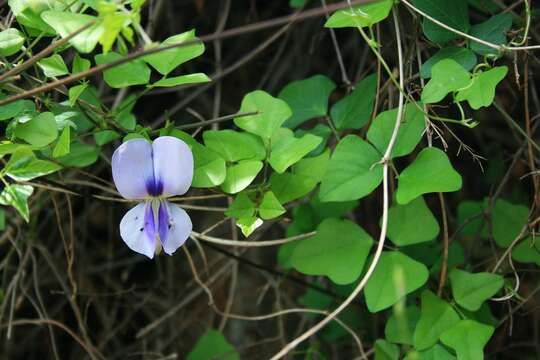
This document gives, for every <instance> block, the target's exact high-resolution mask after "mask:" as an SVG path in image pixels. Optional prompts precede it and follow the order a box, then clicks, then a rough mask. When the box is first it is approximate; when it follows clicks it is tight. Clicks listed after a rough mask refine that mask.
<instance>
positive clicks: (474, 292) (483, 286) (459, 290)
mask: <svg viewBox="0 0 540 360" xmlns="http://www.w3.org/2000/svg"><path fill="white" fill-rule="evenodd" d="M449 277H450V283H451V284H452V295H453V296H454V300H456V302H457V303H458V304H459V306H461V307H463V308H465V309H467V310H470V311H476V310H478V309H480V306H482V303H483V302H484V301H486V300H487V299H489V298H491V297H492V296H493V295H495V294H496V293H498V292H499V290H501V288H502V287H503V285H504V278H503V277H502V276H500V275H497V274H491V273H487V272H481V273H475V274H472V273H469V272H467V271H463V270H459V269H452V271H450V275H449Z"/></svg>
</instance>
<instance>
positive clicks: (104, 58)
mask: <svg viewBox="0 0 540 360" xmlns="http://www.w3.org/2000/svg"><path fill="white" fill-rule="evenodd" d="M122 58H123V56H122V55H120V54H117V53H115V52H112V51H111V52H109V53H107V54H106V55H105V54H99V55H96V57H95V59H96V63H97V64H98V65H102V64H106V63H111V62H113V61H117V60H120V59H122ZM103 78H104V79H105V82H106V83H107V85H109V86H110V87H112V88H124V87H128V86H132V85H145V84H148V82H149V81H150V68H149V67H148V66H147V65H146V64H145V63H144V61H142V60H139V59H135V60H130V61H128V62H126V63H124V64H122V65H118V66H115V67H113V68H111V69H108V70H105V71H104V72H103Z"/></svg>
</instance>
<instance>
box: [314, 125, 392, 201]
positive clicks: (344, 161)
mask: <svg viewBox="0 0 540 360" xmlns="http://www.w3.org/2000/svg"><path fill="white" fill-rule="evenodd" d="M380 159H381V155H380V154H379V153H378V152H377V150H375V149H374V148H373V147H372V146H371V145H370V144H368V143H367V142H365V141H363V140H362V139H360V138H359V137H358V136H356V135H348V136H346V137H345V138H343V139H342V140H341V141H340V142H339V144H338V145H337V146H336V149H335V150H334V154H333V155H332V158H331V159H330V163H329V164H328V170H327V171H326V174H325V175H324V177H323V180H322V183H321V190H320V199H321V201H349V200H356V199H360V198H362V197H364V196H367V195H369V194H370V193H371V192H372V191H373V190H374V189H375V188H376V187H377V186H379V184H380V183H381V181H382V166H381V165H380V164H378V163H379V161H380Z"/></svg>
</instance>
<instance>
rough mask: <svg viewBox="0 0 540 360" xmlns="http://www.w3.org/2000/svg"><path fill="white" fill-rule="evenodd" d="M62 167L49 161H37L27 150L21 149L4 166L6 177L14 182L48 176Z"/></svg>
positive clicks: (30, 151)
mask: <svg viewBox="0 0 540 360" xmlns="http://www.w3.org/2000/svg"><path fill="white" fill-rule="evenodd" d="M61 168H62V167H61V166H60V165H58V164H55V163H53V162H51V161H47V160H40V159H37V158H36V157H35V155H34V153H33V152H32V150H29V149H21V150H18V151H16V152H14V153H13V155H11V158H10V159H9V162H8V163H7V164H6V167H5V171H6V173H7V175H8V176H9V177H10V178H12V179H14V180H16V181H28V180H32V179H35V178H37V177H40V176H44V175H48V174H51V173H53V172H56V171H58V170H60V169H61Z"/></svg>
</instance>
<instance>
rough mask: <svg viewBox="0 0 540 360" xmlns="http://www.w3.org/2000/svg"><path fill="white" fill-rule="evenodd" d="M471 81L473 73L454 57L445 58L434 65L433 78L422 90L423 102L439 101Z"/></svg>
mask: <svg viewBox="0 0 540 360" xmlns="http://www.w3.org/2000/svg"><path fill="white" fill-rule="evenodd" d="M470 83H471V74H469V72H468V71H467V70H465V69H464V68H463V67H462V66H461V65H459V64H458V63H457V62H455V61H454V60H452V59H444V60H441V61H439V62H437V63H436V64H435V65H433V67H432V69H431V80H429V82H428V83H427V84H426V86H425V87H424V89H423V90H422V97H421V99H422V102H423V103H425V104H432V103H437V102H439V101H441V100H442V99H444V98H445V97H446V95H448V94H449V93H451V92H454V91H458V90H461V89H464V88H466V87H467V86H469V84H470Z"/></svg>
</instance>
